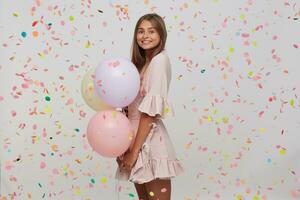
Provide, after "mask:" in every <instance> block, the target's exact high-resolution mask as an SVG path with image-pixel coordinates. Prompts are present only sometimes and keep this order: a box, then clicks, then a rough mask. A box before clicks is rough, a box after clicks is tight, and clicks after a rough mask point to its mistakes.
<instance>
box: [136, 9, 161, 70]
mask: <svg viewBox="0 0 300 200" xmlns="http://www.w3.org/2000/svg"><path fill="white" fill-rule="evenodd" d="M143 20H147V21H150V22H151V24H152V25H153V26H154V28H155V29H156V31H157V32H158V34H159V36H160V43H159V44H158V46H157V47H155V49H154V50H153V52H152V55H151V58H153V57H154V56H155V55H157V54H159V53H160V52H161V51H162V50H164V48H165V44H166V40H167V30H166V25H165V22H164V20H163V19H162V18H161V17H160V16H159V15H158V14H156V13H150V14H146V15H144V16H142V17H140V19H139V20H138V21H137V23H136V25H135V29H134V35H133V41H132V49H131V53H132V54H131V55H132V56H131V62H132V63H133V64H134V65H135V66H136V67H137V69H138V71H139V72H140V71H141V70H142V68H143V66H144V65H145V63H146V56H145V51H144V49H142V48H141V47H139V45H138V43H137V39H136V37H137V31H138V27H139V26H140V24H141V23H142V21H143Z"/></svg>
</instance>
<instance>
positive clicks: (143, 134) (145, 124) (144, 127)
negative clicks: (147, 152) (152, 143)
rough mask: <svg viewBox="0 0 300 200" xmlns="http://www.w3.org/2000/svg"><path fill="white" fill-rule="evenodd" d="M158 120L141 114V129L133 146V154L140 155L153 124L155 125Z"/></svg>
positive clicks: (139, 128)
mask: <svg viewBox="0 0 300 200" xmlns="http://www.w3.org/2000/svg"><path fill="white" fill-rule="evenodd" d="M156 120H157V118H156V117H155V116H154V117H153V116H150V115H148V114H146V113H143V112H142V113H141V117H140V123H139V127H138V130H137V133H136V136H135V140H134V143H133V146H132V153H134V154H135V155H138V153H139V151H140V149H141V147H142V146H143V144H144V142H145V140H146V138H147V136H148V134H149V132H150V130H151V128H152V125H151V124H152V123H155V122H156Z"/></svg>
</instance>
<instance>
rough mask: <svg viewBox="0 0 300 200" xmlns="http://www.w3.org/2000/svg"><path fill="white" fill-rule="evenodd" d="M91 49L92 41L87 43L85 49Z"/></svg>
mask: <svg viewBox="0 0 300 200" xmlns="http://www.w3.org/2000/svg"><path fill="white" fill-rule="evenodd" d="M90 47H91V43H90V41H87V43H86V44H85V48H87V49H88V48H90Z"/></svg>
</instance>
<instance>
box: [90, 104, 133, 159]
mask: <svg viewBox="0 0 300 200" xmlns="http://www.w3.org/2000/svg"><path fill="white" fill-rule="evenodd" d="M134 138H135V135H134V131H133V129H132V127H131V124H130V122H129V120H128V118H127V117H126V115H124V114H123V113H121V112H119V111H115V110H103V111H100V112H98V113H96V114H95V115H94V116H93V117H92V118H91V119H90V121H89V123H88V127H87V139H88V142H89V144H90V145H91V147H92V149H93V150H94V151H96V152H97V153H98V154H100V155H102V156H105V157H117V156H120V155H121V154H123V153H124V152H125V151H126V150H127V149H128V148H129V147H130V146H131V143H132V141H133V140H134Z"/></svg>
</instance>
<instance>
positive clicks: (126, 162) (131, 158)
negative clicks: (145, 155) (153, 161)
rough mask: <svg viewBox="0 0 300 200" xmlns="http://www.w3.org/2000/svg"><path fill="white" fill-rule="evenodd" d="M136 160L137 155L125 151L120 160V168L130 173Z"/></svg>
mask: <svg viewBox="0 0 300 200" xmlns="http://www.w3.org/2000/svg"><path fill="white" fill-rule="evenodd" d="M137 158H138V154H137V153H134V152H133V151H126V152H125V154H124V156H123V159H122V160H121V167H122V168H123V169H125V170H128V171H130V170H131V169H132V167H133V166H134V164H135V162H136V160H137Z"/></svg>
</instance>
